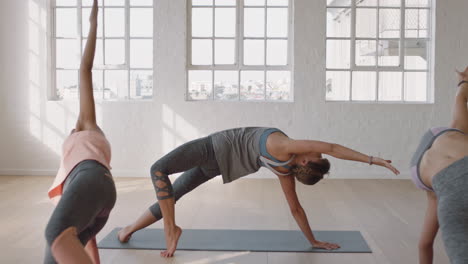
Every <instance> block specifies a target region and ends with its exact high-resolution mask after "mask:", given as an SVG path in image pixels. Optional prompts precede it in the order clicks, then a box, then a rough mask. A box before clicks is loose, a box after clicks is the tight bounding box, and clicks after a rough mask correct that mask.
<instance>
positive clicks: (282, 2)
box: [267, 0, 288, 6]
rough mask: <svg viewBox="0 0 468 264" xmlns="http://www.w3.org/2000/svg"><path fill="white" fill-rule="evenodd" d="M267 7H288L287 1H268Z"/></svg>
mask: <svg viewBox="0 0 468 264" xmlns="http://www.w3.org/2000/svg"><path fill="white" fill-rule="evenodd" d="M267 5H269V6H288V0H268V1H267Z"/></svg>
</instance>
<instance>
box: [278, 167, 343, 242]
mask: <svg viewBox="0 0 468 264" xmlns="http://www.w3.org/2000/svg"><path fill="white" fill-rule="evenodd" d="M278 178H279V180H280V183H281V188H282V189H283V192H284V195H285V197H286V200H287V201H288V205H289V209H290V210H291V214H292V215H293V217H294V219H295V220H296V223H297V225H298V226H299V228H300V229H301V231H302V233H303V234H304V236H305V237H306V238H307V240H308V241H309V242H310V244H311V245H312V246H313V247H315V248H323V249H328V250H331V249H337V248H339V247H340V246H339V245H337V244H333V243H328V242H323V241H318V240H316V239H315V237H314V234H313V233H312V229H311V228H310V225H309V221H308V220H307V215H306V213H305V211H304V209H303V208H302V206H301V204H300V203H299V199H298V198H297V194H296V182H295V181H294V177H290V176H287V177H285V176H278Z"/></svg>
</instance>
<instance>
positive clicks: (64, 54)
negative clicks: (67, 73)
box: [55, 39, 81, 69]
mask: <svg viewBox="0 0 468 264" xmlns="http://www.w3.org/2000/svg"><path fill="white" fill-rule="evenodd" d="M55 43H56V53H57V54H56V56H57V57H56V67H57V68H74V69H78V67H79V65H80V57H81V54H80V48H79V47H78V46H79V45H78V41H76V40H74V39H57V40H56V42H55Z"/></svg>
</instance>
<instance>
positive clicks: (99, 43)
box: [82, 39, 104, 66]
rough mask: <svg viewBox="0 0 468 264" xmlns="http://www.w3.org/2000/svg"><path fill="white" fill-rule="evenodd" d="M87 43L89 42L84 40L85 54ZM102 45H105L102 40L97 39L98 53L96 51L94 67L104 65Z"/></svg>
mask: <svg viewBox="0 0 468 264" xmlns="http://www.w3.org/2000/svg"><path fill="white" fill-rule="evenodd" d="M86 41H87V39H83V45H82V48H83V52H84V49H85V47H86ZM102 43H103V40H102V39H97V40H96V51H95V54H94V65H98V66H101V65H104V54H103V49H102Z"/></svg>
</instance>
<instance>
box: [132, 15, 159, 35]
mask: <svg viewBox="0 0 468 264" xmlns="http://www.w3.org/2000/svg"><path fill="white" fill-rule="evenodd" d="M151 36H153V9H151V8H130V37H151Z"/></svg>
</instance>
